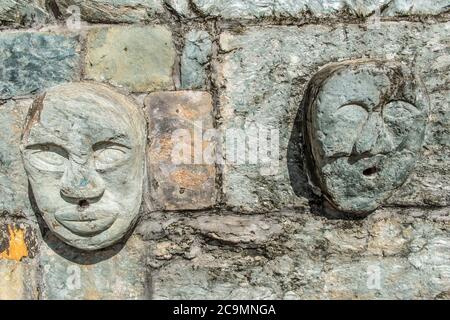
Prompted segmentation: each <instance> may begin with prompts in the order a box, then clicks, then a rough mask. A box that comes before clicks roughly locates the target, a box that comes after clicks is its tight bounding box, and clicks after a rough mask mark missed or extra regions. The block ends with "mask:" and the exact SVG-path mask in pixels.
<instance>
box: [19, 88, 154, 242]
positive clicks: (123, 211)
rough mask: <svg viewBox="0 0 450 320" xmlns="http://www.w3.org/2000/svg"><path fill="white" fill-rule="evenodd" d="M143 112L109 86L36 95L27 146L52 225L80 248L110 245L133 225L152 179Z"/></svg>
mask: <svg viewBox="0 0 450 320" xmlns="http://www.w3.org/2000/svg"><path fill="white" fill-rule="evenodd" d="M145 147H146V123H145V121H144V115H143V113H142V110H141V109H140V108H139V107H138V106H137V105H136V104H135V103H134V102H133V101H132V100H131V99H129V98H128V97H126V96H124V95H122V94H120V93H118V92H116V91H114V90H112V89H111V88H109V87H107V86H106V85H102V84H94V83H70V84H64V85H59V86H56V87H53V88H51V89H49V90H47V91H46V92H45V93H44V94H42V95H41V96H39V97H37V98H36V99H35V101H34V102H33V106H32V108H31V109H30V112H29V114H28V117H27V123H26V125H25V128H24V131H23V137H22V144H21V151H22V155H23V160H24V165H25V170H26V172H27V175H28V181H29V183H30V198H31V199H33V200H34V201H35V202H36V205H37V209H38V210H37V211H39V212H36V213H37V214H39V215H42V218H43V219H44V221H45V222H46V224H47V226H48V227H49V228H50V230H51V231H52V232H53V233H55V235H56V236H58V237H59V238H60V239H62V240H63V241H64V242H66V243H68V244H69V245H71V246H74V247H76V248H79V249H84V250H97V249H101V248H105V247H107V246H109V245H111V244H113V243H115V242H117V241H118V240H120V239H121V238H123V237H124V235H125V234H127V233H128V231H129V230H130V229H131V228H132V227H133V226H134V224H135V222H136V220H137V218H138V214H139V212H140V206H141V203H142V192H143V187H144V183H145V181H146V180H145V179H146V177H145V169H146V168H145V160H144V157H145Z"/></svg>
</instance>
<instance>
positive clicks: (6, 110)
mask: <svg viewBox="0 0 450 320" xmlns="http://www.w3.org/2000/svg"><path fill="white" fill-rule="evenodd" d="M31 103H32V101H31V100H21V101H16V102H15V101H13V100H9V101H8V102H6V103H4V104H3V105H0V128H1V130H0V194H1V197H0V213H3V214H5V215H8V216H9V217H27V218H31V217H33V211H32V210H31V206H30V201H29V199H28V182H27V177H26V174H25V169H24V168H23V164H22V157H21V155H20V148H19V144H20V137H21V135H22V128H23V125H24V123H25V117H26V114H27V111H28V108H29V106H31Z"/></svg>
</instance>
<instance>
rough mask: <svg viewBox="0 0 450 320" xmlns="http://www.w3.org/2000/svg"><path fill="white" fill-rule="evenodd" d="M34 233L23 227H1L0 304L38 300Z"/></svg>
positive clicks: (5, 225) (13, 225)
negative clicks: (11, 301) (2, 302)
mask: <svg viewBox="0 0 450 320" xmlns="http://www.w3.org/2000/svg"><path fill="white" fill-rule="evenodd" d="M37 250H38V244H37V238H36V234H35V231H34V230H33V228H31V226H30V225H27V224H24V223H20V224H19V223H7V222H3V221H2V225H0V300H5V299H8V300H11V299H12V300H16V299H37V297H38V290H37V281H38V277H37V274H36V273H37V272H36V271H37V265H36V263H35V260H34V259H33V258H34V256H35V255H36V253H37Z"/></svg>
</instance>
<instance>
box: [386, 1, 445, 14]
mask: <svg viewBox="0 0 450 320" xmlns="http://www.w3.org/2000/svg"><path fill="white" fill-rule="evenodd" d="M449 10H450V6H449V4H448V1H446V0H394V1H390V2H389V5H388V6H387V7H386V9H384V10H383V15H384V16H405V15H408V16H409V15H437V14H441V13H444V12H448V11H449Z"/></svg>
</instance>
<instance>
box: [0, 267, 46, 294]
mask: <svg viewBox="0 0 450 320" xmlns="http://www.w3.org/2000/svg"><path fill="white" fill-rule="evenodd" d="M36 269H37V268H36V267H35V265H33V264H29V263H25V262H18V261H11V260H3V259H0V300H30V299H31V300H34V299H37V298H38V290H37V276H36Z"/></svg>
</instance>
